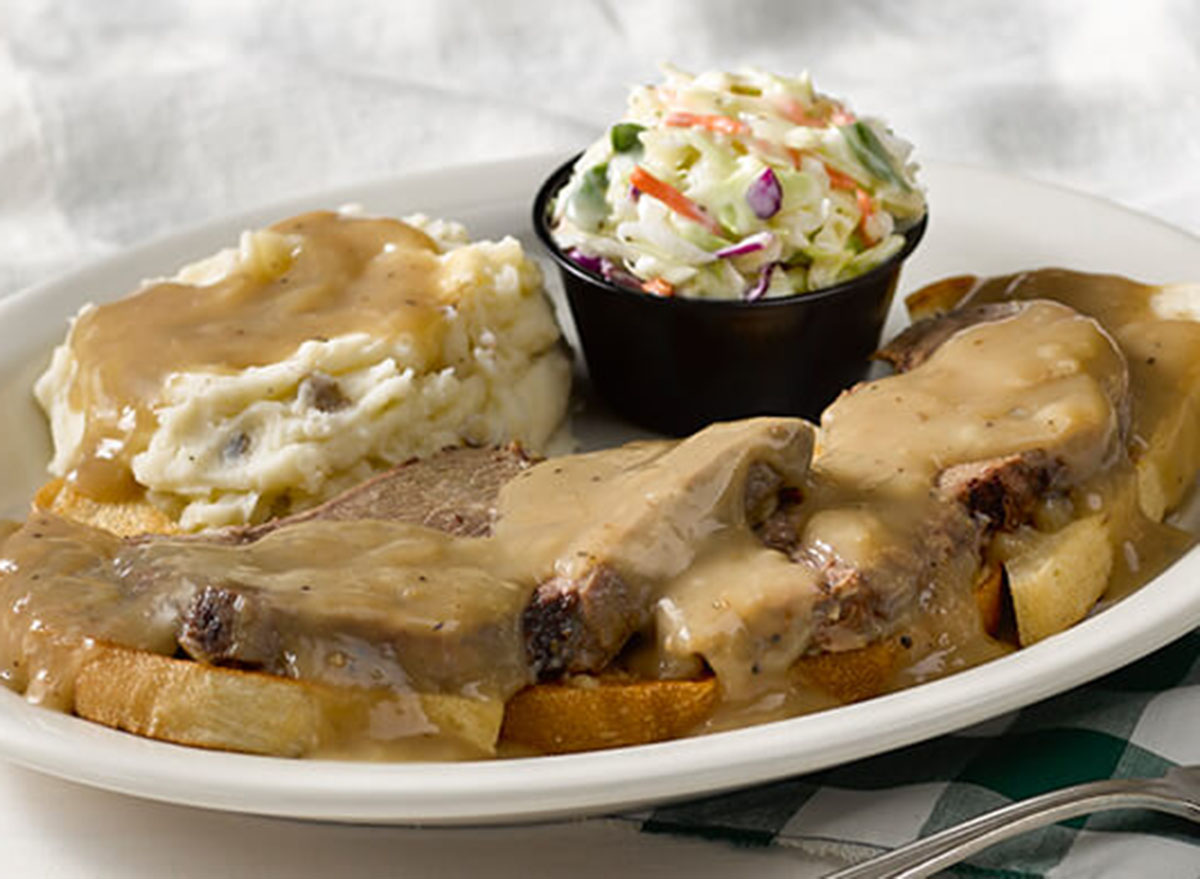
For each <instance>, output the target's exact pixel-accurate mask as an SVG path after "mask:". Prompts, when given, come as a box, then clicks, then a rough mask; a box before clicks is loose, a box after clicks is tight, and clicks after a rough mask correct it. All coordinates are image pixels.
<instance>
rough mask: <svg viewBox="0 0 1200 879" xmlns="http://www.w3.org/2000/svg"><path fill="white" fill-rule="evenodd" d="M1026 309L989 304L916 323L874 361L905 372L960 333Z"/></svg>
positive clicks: (1017, 304)
mask: <svg viewBox="0 0 1200 879" xmlns="http://www.w3.org/2000/svg"><path fill="white" fill-rule="evenodd" d="M1024 307H1025V303H1022V302H988V303H985V304H983V305H972V306H970V307H968V308H961V309H958V310H957V311H951V312H949V313H947V314H943V315H939V316H938V317H930V318H926V319H924V320H919V321H917V322H916V323H914V324H913V325H912V326H910V327H908V328H907V329H905V330H904V332H902V333H900V335H898V336H896V338H894V339H892V341H890V342H888V343H887V344H886V345H884V346H883V347H882V348H880V349H879V350H878V351H876V352H875V358H876V359H877V360H883V361H885V362H886V363H890V364H891V365H892V367H893V368H894V369H895V370H896V371H897V372H908V371H909V370H911V369H914V368H915V367H917V366H920V365H921V364H922V363H924V362H925V361H926V360H928V359H929V355H930V354H932V353H933V352H934V351H936V350H937V349H938V348H940V347H941V345H942V343H943V342H945V341H946V340H947V339H949V338H950V337H951V336H953V335H954V334H955V333H957V332H959V331H960V330H964V329H966V328H967V327H972V326H975V325H976V324H981V323H989V322H991V321H996V320H1004V319H1005V318H1007V317H1012V316H1013V315H1014V314H1017V313H1018V312H1019V311H1021V309H1022V308H1024Z"/></svg>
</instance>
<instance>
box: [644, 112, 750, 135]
mask: <svg viewBox="0 0 1200 879" xmlns="http://www.w3.org/2000/svg"><path fill="white" fill-rule="evenodd" d="M663 121H664V122H666V124H667V125H670V126H672V127H674V128H706V129H708V130H709V131H715V132H717V133H718V134H749V133H750V126H749V125H747V124H746V123H745V122H742V121H740V120H737V119H734V118H733V117H732V116H721V115H718V114H716V113H683V112H675V113H668V114H667V118H666V119H665V120H663Z"/></svg>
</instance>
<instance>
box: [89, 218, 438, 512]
mask: <svg viewBox="0 0 1200 879" xmlns="http://www.w3.org/2000/svg"><path fill="white" fill-rule="evenodd" d="M270 231H271V232H272V233H275V235H276V236H279V237H278V238H276V239H274V240H275V243H276V246H277V250H278V252H273V253H270V254H268V255H265V256H263V257H261V258H259V259H257V260H253V261H248V264H243V265H241V266H240V267H239V268H238V269H237V270H236V271H234V272H233V273H232V274H230V275H229V276H228V277H226V278H224V279H223V280H220V281H217V282H215V283H211V284H205V285H193V284H185V283H178V282H173V281H163V282H160V283H156V284H152V285H149V286H147V287H145V288H143V289H142V290H140V291H138V292H137V293H136V294H134V295H132V296H129V297H126V298H124V299H120V300H117V301H115V302H110V303H107V304H105V305H101V306H98V307H95V308H91V309H89V310H87V311H85V312H84V313H82V314H81V315H80V316H79V318H78V319H77V320H76V322H75V325H74V327H73V329H72V331H71V335H70V338H69V345H70V346H71V348H72V349H73V351H74V353H75V357H76V362H77V364H79V366H78V368H77V370H76V372H75V373H74V375H73V377H72V380H71V385H70V389H69V395H70V401H71V404H72V406H73V408H74V409H75V410H76V411H79V412H85V413H88V421H87V424H86V426H85V429H84V436H83V440H82V442H81V444H80V447H79V451H78V453H77V454H76V456H75V458H74V460H73V461H71V462H70V464H69V467H68V471H67V474H66V478H67V479H68V480H70V481H71V482H72V483H73V484H74V485H75V487H76V488H77V489H78V490H79V491H80V492H81V493H83V494H85V495H86V496H88V497H90V498H93V499H95V500H99V501H121V500H128V499H130V498H133V497H137V496H139V495H140V494H141V491H142V489H141V487H140V486H139V485H138V484H137V483H136V481H135V480H134V477H133V474H132V472H131V458H132V456H133V455H134V454H136V453H137V452H138V451H140V450H142V449H143V448H145V445H146V442H147V439H148V435H149V433H150V432H152V431H153V429H154V425H155V421H154V417H153V414H152V408H153V406H154V404H155V403H156V400H157V397H158V394H159V392H160V391H161V389H162V388H163V386H164V384H165V382H166V381H167V379H168V377H169V376H170V375H171V374H172V373H180V372H189V371H198V370H203V371H206V372H213V373H217V374H231V373H234V372H237V371H239V370H243V369H245V368H247V367H252V366H262V365H265V364H269V363H274V362H278V361H279V360H282V359H284V358H286V357H289V356H291V355H292V354H293V353H294V352H295V351H296V349H297V348H298V347H299V346H300V345H301V344H302V343H304V342H306V341H309V340H319V341H324V340H327V339H330V338H334V337H336V336H341V335H345V334H349V333H357V332H361V333H370V334H371V335H372V336H373V337H376V338H383V339H385V340H392V339H398V338H401V337H404V338H406V339H407V340H408V342H409V344H410V345H411V346H412V348H413V351H414V358H415V360H416V362H418V363H425V364H426V365H427V366H428V367H429V368H431V369H437V368H438V367H439V366H440V365H441V364H439V363H437V362H436V358H437V356H438V352H440V351H441V350H442V345H441V332H442V330H443V329H444V326H445V322H444V320H442V313H443V309H445V308H446V307H447V306H452V305H453V304H454V303H453V302H450V301H447V300H446V299H445V294H444V293H443V292H442V289H443V288H442V286H441V285H440V284H439V283H438V272H439V264H438V262H437V260H436V259H435V257H436V255H437V247H436V245H435V244H434V243H433V241H432V240H431V239H430V238H429V237H428V236H427V235H425V234H424V233H423V232H421V231H420V230H418V229H416V228H414V227H412V226H409V225H407V224H405V223H402V222H400V221H399V220H392V219H376V218H362V217H348V216H345V215H342V214H336V213H331V212H316V213H310V214H305V215H302V216H299V217H295V218H292V219H289V220H285V221H283V222H281V223H278V224H276V225H274V226H272V227H270ZM139 338H149V339H155V340H170V344H154V345H139V344H138V343H137V340H138V339H139Z"/></svg>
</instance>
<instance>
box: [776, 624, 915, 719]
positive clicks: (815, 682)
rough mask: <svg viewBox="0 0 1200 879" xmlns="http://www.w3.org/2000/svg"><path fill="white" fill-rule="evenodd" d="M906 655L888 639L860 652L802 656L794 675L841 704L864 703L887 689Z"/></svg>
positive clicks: (896, 642)
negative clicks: (864, 700)
mask: <svg viewBox="0 0 1200 879" xmlns="http://www.w3.org/2000/svg"><path fill="white" fill-rule="evenodd" d="M903 653H904V651H903V649H902V648H901V647H900V644H899V641H898V640H897V639H895V638H888V639H885V640H882V641H876V642H875V643H873V644H868V645H867V646H866V647H861V648H859V649H858V650H846V651H843V652H841V653H819V654H816V655H813V656H804V657H801V658H800V659H799V660H797V661H796V664H795V665H794V666H792V674H793V675H794V676H795V677H796V679H797V680H798V681H799V682H800V683H801V684H803V685H804V686H807V687H811V688H814V689H817V690H820V691H821V692H823V693H828V694H829V695H830V696H832V697H833V698H835V699H837V700H838V701H839V702H842V703H844V704H845V703H850V702H861V701H862V700H863V699H870V698H871V697H872V696H878V695H879V694H880V693H882V692H883V691H884V690H885V689H886V687H887V684H888V681H889V680H890V679H891V677H892V675H893V674H894V673H895V671H896V667H897V665H898V664H899V662H900V659H901V657H902V655H903Z"/></svg>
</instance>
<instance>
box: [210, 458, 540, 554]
mask: <svg viewBox="0 0 1200 879" xmlns="http://www.w3.org/2000/svg"><path fill="white" fill-rule="evenodd" d="M532 464H533V459H531V458H530V457H529V456H527V455H526V454H525V452H524V451H523V450H522V449H521V447H520V446H519V445H517V444H515V443H514V444H510V445H508V446H505V447H503V448H478V449H476V448H452V449H446V450H444V451H442V452H439V453H438V454H436V455H431V456H430V457H428V458H424V459H421V460H417V459H413V460H411V461H407V462H405V463H404V464H401V465H400V466H398V467H395V468H393V469H391V470H389V471H387V472H386V473H381V474H380V475H378V476H376V477H374V478H372V479H369V480H367V481H366V482H364V483H362V484H361V485H358V486H356V487H354V488H352V489H350V490H349V491H346V492H343V493H342V494H340V495H338V496H337V497H335V498H333V499H332V500H329V501H327V502H325V503H324V504H321V505H320V506H319V507H314V508H313V509H311V510H306V511H304V512H302V513H297V514H296V515H294V516H288V517H286V518H283V519H276V520H274V521H271V522H266V523H264V524H262V525H250V526H245V527H241V528H231V529H228V530H226V531H224V532H222V536H223V537H224V538H225V539H228V540H231V541H233V542H235V543H250V542H252V541H255V540H258V539H260V538H261V537H263V536H265V535H267V534H270V533H271V532H272V531H276V530H278V529H279V528H284V527H287V526H288V525H294V524H296V523H299V522H310V521H313V520H315V519H321V520H326V521H349V520H354V519H386V520H390V521H394V522H412V523H413V524H416V525H424V526H426V527H428V528H434V529H436V530H438V531H445V532H446V533H447V534H455V535H458V536H460V537H482V536H485V535H487V534H488V533H489V532H490V531H491V528H492V523H493V522H494V521H495V518H496V499H497V497H498V496H499V494H500V488H501V486H503V485H504V483H506V482H508V481H509V480H510V479H512V478H513V477H514V476H516V475H517V474H518V473H520V472H521V471H522V470H525V469H526V468H528V467H530V466H531V465H532Z"/></svg>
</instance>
